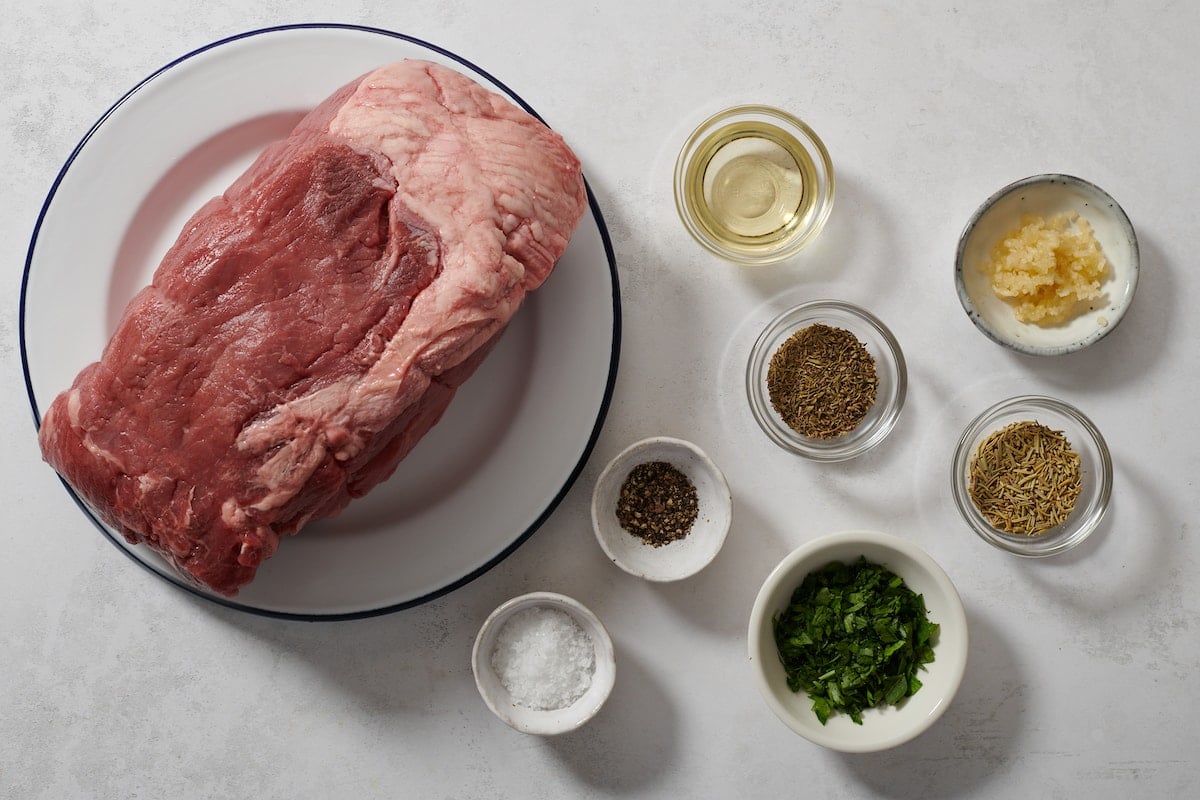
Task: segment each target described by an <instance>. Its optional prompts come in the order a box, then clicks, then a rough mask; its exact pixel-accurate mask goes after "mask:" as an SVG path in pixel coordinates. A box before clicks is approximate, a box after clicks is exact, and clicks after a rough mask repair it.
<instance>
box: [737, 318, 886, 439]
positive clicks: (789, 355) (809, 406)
mask: <svg viewBox="0 0 1200 800" xmlns="http://www.w3.org/2000/svg"><path fill="white" fill-rule="evenodd" d="M907 386H908V373H907V369H906V367H905V363H904V354H903V352H901V350H900V344H899V343H898V342H897V341H896V337H895V336H893V335H892V332H891V331H890V330H888V328H887V326H886V325H884V324H883V322H881V321H880V320H879V319H878V318H877V317H875V315H873V314H871V313H870V312H869V311H867V310H866V309H863V308H860V307H858V306H856V305H853V304H852V303H847V302H844V301H841V300H816V301H812V302H808V303H803V304H801V305H798V306H795V307H794V308H790V309H788V310H787V311H784V312H783V313H781V314H779V315H778V316H777V317H775V319H773V320H771V322H770V323H769V324H768V325H767V326H766V327H765V328H764V329H763V331H762V333H761V334H759V336H758V339H757V340H756V341H755V342H754V346H753V347H752V348H751V350H750V359H749V362H748V363H747V366H746V394H747V396H748V398H749V400H750V410H751V412H752V413H753V414H754V419H755V420H756V421H757V422H758V424H759V427H761V428H762V430H763V432H764V433H766V435H767V437H768V438H770V439H771V441H773V442H775V444H777V445H779V446H780V447H782V448H784V449H786V450H790V451H792V452H793V453H797V454H799V455H802V456H804V457H806V458H810V459H813V460H814V461H844V460H846V459H850V458H854V457H855V456H858V455H861V454H863V453H865V452H866V451H868V450H870V449H871V448H872V447H874V446H876V445H877V444H879V443H880V442H882V441H883V440H884V439H885V438H887V435H888V434H889V433H891V431H892V428H893V427H894V426H895V424H896V420H897V419H899V417H900V410H901V408H903V406H904V396H905V392H906V390H907Z"/></svg>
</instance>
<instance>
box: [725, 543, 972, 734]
mask: <svg viewBox="0 0 1200 800" xmlns="http://www.w3.org/2000/svg"><path fill="white" fill-rule="evenodd" d="M747 641H748V655H749V658H750V664H751V668H752V669H753V672H754V677H755V681H756V683H757V685H758V689H759V692H760V694H761V695H762V696H763V699H764V700H765V701H766V703H767V705H768V707H770V709H771V711H773V712H774V713H775V715H776V716H777V717H778V718H779V719H780V720H781V721H782V722H783V723H784V724H786V725H787V726H788V727H789V728H791V729H792V730H793V731H795V732H796V733H798V734H800V735H801V736H803V737H804V738H806V739H808V740H809V741H811V742H814V743H815V744H819V745H821V746H823V747H828V748H830V749H833V750H838V751H840V752H846V753H867V752H876V751H879V750H885V749H888V748H891V747H896V746H898V745H901V744H904V743H905V742H907V741H910V740H911V739H913V738H915V737H917V736H918V735H920V734H921V733H922V732H924V731H925V730H927V729H928V728H929V727H930V726H932V725H933V724H934V722H936V721H937V720H938V719H939V718H940V717H941V716H942V714H943V713H944V712H945V710H946V708H947V707H949V705H950V703H951V702H952V701H953V699H954V696H955V694H956V693H957V691H958V687H959V685H960V684H961V683H962V678H963V675H964V673H965V671H966V664H967V650H968V630H967V618H966V613H965V611H964V610H963V604H962V600H961V598H960V597H959V594H958V591H957V589H955V587H954V583H953V582H952V581H951V580H950V578H949V576H948V575H947V574H946V572H945V571H944V570H943V569H942V568H941V567H940V566H939V565H938V564H937V562H935V561H934V560H933V558H932V557H931V556H930V555H929V554H928V553H926V552H925V551H924V550H923V549H922V548H921V547H920V546H918V545H917V544H915V543H913V542H912V541H910V540H908V539H905V538H902V537H900V536H895V535H892V534H887V533H879V532H874V531H846V532H842V533H834V534H829V535H826V536H822V537H819V538H817V539H814V540H812V541H810V542H808V543H806V544H803V545H801V546H800V547H798V548H796V549H795V550H793V551H792V552H791V553H789V554H788V555H787V556H785V557H784V558H783V560H782V561H780V562H779V564H778V565H777V566H776V567H775V569H774V570H772V571H771V574H770V575H769V576H768V577H767V579H766V580H765V581H763V585H762V588H761V589H760V590H759V592H758V595H757V597H756V598H755V601H754V606H753V608H752V610H751V612H750V625H749V631H748V637H747Z"/></svg>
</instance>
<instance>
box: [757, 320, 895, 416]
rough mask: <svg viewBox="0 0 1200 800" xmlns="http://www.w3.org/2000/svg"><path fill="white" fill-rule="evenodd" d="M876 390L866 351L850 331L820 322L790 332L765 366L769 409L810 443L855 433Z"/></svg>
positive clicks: (875, 376)
mask: <svg viewBox="0 0 1200 800" xmlns="http://www.w3.org/2000/svg"><path fill="white" fill-rule="evenodd" d="M878 390H879V375H878V373H877V372H876V370H875V359H874V358H873V357H872V356H871V354H870V353H869V352H867V348H866V346H865V345H863V343H862V342H860V341H859V340H858V337H856V336H855V335H854V334H853V333H851V332H850V331H847V330H843V329H841V328H834V327H831V326H829V325H825V324H822V323H816V324H814V325H809V326H808V327H806V328H801V329H800V330H798V331H796V332H795V333H793V334H792V335H791V336H790V337H788V339H787V341H785V342H784V343H783V344H782V345H780V347H779V349H778V350H776V351H775V353H774V355H772V356H771V363H770V365H769V366H768V367H767V394H768V395H769V397H770V399H771V407H772V408H774V409H775V411H776V413H778V414H779V416H780V418H782V419H783V421H784V423H785V424H786V425H787V426H788V427H789V428H791V429H792V430H794V431H795V432H796V433H798V434H800V435H801V436H807V437H809V438H810V439H834V438H836V437H838V436H841V435H842V434H844V433H849V432H850V431H852V430H854V429H855V428H857V427H858V425H859V423H860V422H862V420H863V417H865V416H866V415H867V412H868V411H870V410H871V406H873V405H874V404H875V397H876V394H877V392H878Z"/></svg>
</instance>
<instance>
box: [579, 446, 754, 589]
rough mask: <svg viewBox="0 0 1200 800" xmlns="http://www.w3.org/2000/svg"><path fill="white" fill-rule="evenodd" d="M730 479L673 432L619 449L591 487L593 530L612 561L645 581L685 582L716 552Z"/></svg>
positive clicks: (725, 524) (727, 512) (724, 529)
mask: <svg viewBox="0 0 1200 800" xmlns="http://www.w3.org/2000/svg"><path fill="white" fill-rule="evenodd" d="M732 506H733V503H732V498H731V496H730V493H729V484H728V483H727V482H726V480H725V476H724V474H723V473H722V472H721V470H720V468H718V467H717V465H716V464H715V463H714V462H713V460H712V459H711V458H709V457H708V456H707V455H706V454H705V453H704V451H703V450H701V449H700V448H699V447H698V446H696V445H695V444H693V443H691V442H688V441H685V440H683V439H676V438H673V437H670V436H654V437H651V438H648V439H642V440H641V441H639V442H635V443H634V444H632V445H630V446H629V447H627V448H625V449H624V450H622V451H621V452H620V453H619V454H618V455H617V456H616V457H615V458H614V459H613V460H612V461H610V462H609V463H608V465H607V466H606V467H605V468H604V470H603V471H602V472H601V473H600V477H599V478H598V479H597V480H596V485H595V488H594V489H593V491H592V530H593V531H594V532H595V534H596V540H597V541H598V542H599V543H600V547H601V548H602V549H603V550H604V553H605V555H607V556H608V558H609V560H610V561H612V562H613V563H614V564H616V565H617V566H618V567H620V568H621V569H623V570H625V571H626V572H628V573H629V574H631V575H636V576H637V577H639V578H645V579H646V580H650V581H658V582H668V581H677V580H682V579H683V578H687V577H690V576H691V575H694V574H696V573H697V572H699V571H700V570H702V569H704V567H706V566H707V565H708V564H709V563H710V562H711V561H712V560H713V559H714V558H715V557H716V555H717V553H718V552H720V550H721V547H722V546H723V545H724V543H725V536H726V534H727V533H728V532H729V523H730V521H731V518H732Z"/></svg>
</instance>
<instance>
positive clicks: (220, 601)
mask: <svg viewBox="0 0 1200 800" xmlns="http://www.w3.org/2000/svg"><path fill="white" fill-rule="evenodd" d="M312 29H316V30H349V31H360V32H362V33H371V34H377V35H380V36H387V37H390V38H393V39H400V40H402V41H405V42H408V43H410V44H414V45H417V46H418V47H423V48H425V49H427V50H431V51H432V52H435V53H438V54H439V55H442V56H445V57H446V58H449V59H452V60H454V61H455V62H457V63H459V64H461V65H462V66H464V67H466V68H467V69H469V70H470V71H472V72H474V73H475V74H476V75H479V76H481V77H483V78H485V79H487V80H488V81H490V82H492V83H493V84H495V85H496V86H497V87H498V88H499V89H500V90H501V91H503V92H504V93H505V94H507V95H508V96H509V97H510V98H511V99H512V100H513V101H514V102H516V103H517V105H519V106H520V107H521V108H523V109H524V110H525V111H527V112H529V113H530V114H532V115H533V116H534V117H536V118H537V119H538V120H540V121H541V122H542V123H543V124H545V123H546V121H545V120H544V119H543V118H542V116H541V115H540V114H538V113H537V112H536V111H534V110H533V108H532V107H531V106H530V105H529V104H528V103H526V102H525V100H524V99H522V98H521V97H520V96H519V95H518V94H517V93H516V92H514V91H513V90H512V89H511V88H509V87H508V86H507V85H506V84H505V83H503V82H502V81H499V80H497V79H496V78H495V77H494V76H493V75H492V74H491V73H489V72H488V71H486V70H484V69H482V68H480V67H478V66H476V65H475V64H473V63H471V62H470V61H468V60H467V59H465V58H463V57H462V56H459V55H457V54H455V53H452V52H450V51H449V50H446V49H445V48H442V47H438V46H437V45H435V44H432V43H430V42H426V41H424V40H422V39H418V38H416V37H414V36H409V35H408V34H404V33H397V32H396V31H389V30H386V29H384V28H373V27H370V26H367V25H354V24H351V23H342V22H302V23H296V24H291V25H275V26H272V27H269V28H257V29H255V30H251V31H246V32H244V33H238V34H234V35H232V36H227V37H225V38H224V39H219V40H217V41H215V42H211V43H209V44H206V45H204V46H203V47H199V48H197V49H195V50H192V51H190V52H188V53H186V54H185V55H182V56H180V57H179V58H176V59H174V60H173V61H170V62H169V63H167V64H165V65H163V66H162V67H159V68H158V69H157V70H155V71H154V72H152V73H151V74H150V75H148V76H147V77H145V78H143V79H142V80H141V81H139V82H138V83H137V84H136V85H135V86H134V87H133V88H132V89H130V90H129V91H127V92H126V93H125V94H123V95H121V98H120V99H119V100H117V101H116V102H115V103H113V104H112V105H111V106H109V108H108V109H107V110H106V111H105V112H104V113H103V114H101V115H100V118H99V119H98V120H96V122H95V124H93V125H92V126H91V128H89V129H88V131H87V133H85V134H84V135H83V138H82V139H80V140H79V144H77V145H75V148H74V149H73V150H72V151H71V154H70V155H69V156H68V157H67V160H66V162H65V163H64V164H63V166H62V169H60V170H59V171H58V174H57V175H56V176H55V178H54V182H53V183H52V184H51V185H50V191H49V193H47V195H46V199H45V201H44V202H43V203H42V207H41V210H40V211H38V216H37V222H36V223H34V226H33V235H32V237H31V238H30V241H29V249H28V251H27V252H26V255H25V269H24V271H23V273H22V275H21V301H20V307H19V310H18V315H17V327H18V338H19V346H20V351H21V370H22V372H23V373H24V376H25V392H26V394H27V395H28V397H29V405H30V408H31V409H32V411H33V424H34V430H35V431H36V430H40V429H41V426H42V416H41V413H40V411H39V410H38V406H37V398H36V397H35V396H34V392H33V379H32V378H31V377H30V374H29V359H28V353H27V352H26V347H25V294H26V290H27V289H28V285H29V272H30V267H31V266H32V263H33V253H34V250H35V248H36V247H37V242H38V234H39V233H40V232H41V229H42V222H43V221H44V219H45V216H46V212H47V211H48V209H49V208H50V203H51V202H52V201H53V200H54V197H55V195H56V194H57V193H58V188H59V186H60V185H61V183H62V181H63V178H64V177H65V176H66V174H67V171H68V170H69V169H70V168H71V165H72V164H74V162H75V159H76V158H77V157H78V156H79V153H80V152H81V151H82V150H83V148H84V146H85V145H86V144H87V143H88V141H89V140H90V139H91V138H92V136H93V135H94V134H95V133H96V131H98V130H99V129H100V127H101V126H102V125H103V124H104V123H105V122H106V121H107V120H108V118H109V117H110V116H112V114H113V112H115V111H116V110H117V109H119V108H120V107H121V106H122V105H124V104H125V103H126V102H127V101H128V100H129V99H130V98H131V97H133V96H134V95H135V94H137V93H138V92H139V91H141V89H142V88H143V87H145V86H146V85H147V84H148V83H150V82H151V81H153V80H154V79H155V78H158V77H159V76H160V75H163V74H164V73H166V72H168V71H170V70H171V69H173V68H174V67H176V66H177V65H179V64H181V63H183V62H184V61H187V60H188V59H190V58H193V57H195V56H198V55H200V54H201V53H205V52H208V51H209V50H212V49H214V48H217V47H221V46H222V45H226V44H229V43H231V42H236V41H239V40H241V39H248V38H251V37H253V36H261V35H263V34H270V33H278V32H280V31H294V30H312ZM547 127H549V126H547ZM584 188H585V190H586V191H587V199H588V207H589V208H590V209H591V212H592V216H593V217H594V218H595V220H596V228H597V230H598V232H599V234H600V240H601V242H602V243H603V244H604V255H605V258H606V259H607V261H608V271H609V274H610V276H611V279H612V288H613V294H612V296H613V308H612V311H613V338H612V351H611V354H610V356H609V362H608V379H607V380H606V382H605V386H604V397H603V398H602V400H601V402H600V411H599V413H598V414H597V415H596V422H595V424H594V425H593V426H592V432H591V434H590V435H589V436H588V440H587V443H586V445H585V446H584V448H583V452H582V453H581V454H580V456H579V461H578V462H577V463H576V464H575V467H574V469H572V470H571V472H570V474H569V475H568V476H567V479H566V481H565V482H564V483H563V485H562V488H560V489H559V490H558V493H557V494H555V495H554V497H553V498H551V499H550V502H549V504H548V505H547V506H546V508H545V509H544V510H543V511H542V513H541V514H539V515H538V517H537V518H536V519H535V520H534V521H533V522H532V524H530V526H529V527H528V528H526V529H525V530H524V531H523V532H522V533H521V534H520V535H519V536H517V537H516V539H515V540H514V541H513V542H512V543H510V544H509V545H508V546H507V547H505V548H504V549H503V550H501V551H500V552H499V553H498V554H497V555H496V556H495V557H494V558H492V559H491V560H490V561H488V562H487V563H486V564H483V565H482V566H480V567H477V568H476V569H474V570H472V571H470V572H468V573H467V574H466V575H464V576H462V577H461V578H459V579H458V580H455V581H452V582H450V583H449V584H447V585H446V586H443V587H442V588H440V589H437V590H435V591H432V592H429V593H427V594H424V595H421V596H420V597H416V598H413V599H411V600H406V601H404V602H401V603H395V604H392V605H388V606H382V607H380V608H373V609H364V610H362V611H352V612H347V613H336V614H301V613H294V612H289V611H276V610H273V609H264V608H256V607H254V606H250V605H246V604H244V603H239V602H237V601H236V600H233V599H229V598H225V597H219V596H214V595H210V594H207V593H205V592H202V591H200V590H199V589H197V588H196V587H194V586H192V585H190V584H188V583H186V582H185V581H183V580H182V579H180V578H179V577H177V576H176V575H174V574H165V573H162V572H159V571H158V570H156V569H154V568H153V567H151V566H150V565H149V564H147V563H146V562H144V561H142V560H141V559H139V558H138V557H137V556H136V555H134V553H133V552H132V551H131V550H129V549H127V548H125V547H124V546H122V545H121V543H120V542H118V541H117V539H116V538H115V536H114V534H113V532H112V531H110V530H109V529H108V528H107V527H106V526H105V525H104V524H103V523H102V522H100V520H99V519H98V518H97V517H96V515H95V513H94V512H93V511H92V510H91V509H90V508H89V507H88V505H87V503H85V502H83V500H82V498H80V497H79V495H78V494H77V493H76V492H75V490H74V489H73V488H71V485H70V484H68V483H67V482H66V481H65V480H63V479H62V477H61V476H60V477H59V481H60V482H61V483H62V485H63V487H64V488H65V489H66V490H67V494H69V495H70V496H71V499H72V500H74V501H75V505H77V506H78V507H79V509H80V511H82V512H83V514H84V516H85V517H87V518H88V519H89V520H91V521H92V524H93V525H95V526H96V528H97V529H98V530H99V531H100V532H101V533H102V534H104V537H105V538H106V539H108V540H109V541H110V542H111V543H112V545H113V546H114V547H116V548H117V550H119V551H121V552H122V553H124V554H125V555H126V557H128V558H129V559H130V560H131V561H133V562H134V563H135V564H137V565H138V566H140V567H142V568H143V569H145V570H146V571H147V572H150V573H151V574H153V575H155V576H157V577H159V578H161V579H162V580H164V581H166V582H168V583H170V584H172V585H174V586H176V587H178V588H180V589H183V590H184V591H185V592H187V593H188V594H191V595H193V596H195V597H199V598H202V599H204V600H207V601H209V602H212V603H216V604H217V605H221V606H225V607H226V608H232V609H235V610H237V611H245V612H247V613H250V614H256V615H259V616H264V617H272V618H276V619H291V620H301V621H306V622H336V621H339V620H351V619H365V618H367V617H376V616H382V615H384V614H391V613H394V612H396V611H402V610H404V609H406V608H413V607H414V606H419V605H423V604H424V603H428V602H429V601H431V600H435V599H437V598H438V597H442V596H443V595H446V594H449V593H450V592H452V591H454V590H455V589H459V588H461V587H463V586H465V585H466V584H468V583H470V582H471V581H473V580H475V579H476V578H478V577H479V576H481V575H483V574H484V573H485V572H487V571H488V570H490V569H491V568H492V567H494V566H496V565H497V564H499V563H500V562H501V561H503V560H504V559H506V558H508V557H509V556H510V555H512V553H513V552H514V551H515V550H516V549H517V548H518V547H520V546H521V545H522V544H524V543H525V542H526V541H527V540H528V539H529V537H530V536H532V535H533V533H534V532H535V531H536V530H537V529H538V528H540V527H541V526H542V524H543V523H545V521H546V520H547V519H549V517H550V515H551V514H552V513H554V510H555V509H556V508H557V507H558V505H559V503H561V502H562V500H563V498H564V497H565V496H566V494H567V492H568V491H569V490H570V489H571V487H572V486H573V485H574V483H575V481H576V480H577V479H578V478H579V475H580V473H581V472H582V471H583V467H584V465H585V464H586V463H587V460H588V458H589V457H590V456H591V453H592V450H593V449H594V448H595V446H596V440H597V439H598V438H599V436H600V430H601V428H603V427H604V420H605V418H606V417H607V416H608V410H609V406H610V405H611V403H612V394H613V388H614V386H615V385H616V379H617V362H618V360H619V358H620V352H621V288H620V282H619V278H618V275H617V260H616V256H615V254H614V253H613V247H612V240H611V239H610V237H609V234H608V226H607V225H606V224H605V222H604V216H603V215H602V214H601V213H600V205H599V203H597V202H596V196H595V194H594V193H593V192H592V187H591V185H590V184H589V183H588V181H587V178H586V177H584Z"/></svg>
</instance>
